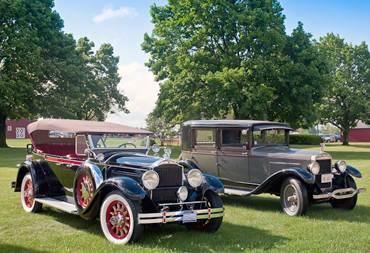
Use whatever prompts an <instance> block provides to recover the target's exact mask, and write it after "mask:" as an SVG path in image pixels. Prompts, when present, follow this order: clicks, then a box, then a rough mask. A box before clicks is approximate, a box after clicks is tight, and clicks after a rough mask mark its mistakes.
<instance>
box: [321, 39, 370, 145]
mask: <svg viewBox="0 0 370 253" xmlns="http://www.w3.org/2000/svg"><path fill="white" fill-rule="evenodd" d="M318 47H319V48H320V50H322V51H323V52H325V53H326V54H327V57H328V58H329V59H330V62H331V64H332V68H331V79H330V88H329V94H328V96H327V97H326V98H325V102H324V103H323V105H322V107H321V109H322V121H323V122H324V123H327V122H329V123H331V124H333V125H334V126H336V127H338V128H339V129H340V130H341V131H342V133H343V145H349V143H348V134H349V131H350V130H351V129H352V128H353V127H355V126H356V125H357V122H358V121H359V120H363V121H366V120H367V119H368V117H367V116H368V115H370V93H369V91H370V53H369V49H368V46H367V45H366V44H365V42H362V43H361V44H360V45H359V46H352V44H348V43H345V42H344V39H341V38H340V37H339V35H334V34H333V33H331V34H327V36H325V37H323V38H320V42H319V43H318Z"/></svg>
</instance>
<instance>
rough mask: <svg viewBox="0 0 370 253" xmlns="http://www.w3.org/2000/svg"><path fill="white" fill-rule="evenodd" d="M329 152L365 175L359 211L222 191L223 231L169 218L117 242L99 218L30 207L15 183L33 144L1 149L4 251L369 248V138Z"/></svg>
mask: <svg viewBox="0 0 370 253" xmlns="http://www.w3.org/2000/svg"><path fill="white" fill-rule="evenodd" d="M8 145H9V143H8ZM292 147H293V148H304V149H310V150H319V147H318V146H315V147H313V146H292ZM178 149H179V147H172V150H173V155H171V157H173V158H175V159H176V158H177V157H178V153H179V150H178ZM325 151H327V152H329V153H330V154H331V155H332V156H333V160H334V161H336V160H338V159H345V160H346V161H347V164H349V165H352V166H353V167H355V168H357V169H359V170H360V171H361V173H362V175H363V178H361V179H356V183H357V185H358V187H363V188H367V190H368V191H367V192H365V193H361V194H360V195H359V197H358V202H357V206H356V207H355V209H354V210H352V211H344V210H336V209H333V208H332V207H331V205H330V204H319V205H313V206H310V207H309V209H308V212H307V215H306V216H302V217H289V216H287V215H285V214H283V212H282V211H281V207H280V200H279V198H278V197H276V196H271V195H268V194H262V195H258V196H252V197H237V196H232V197H230V196H223V197H222V200H223V202H224V205H225V208H226V214H225V217H224V220H223V223H222V226H221V228H220V229H219V230H218V231H217V232H216V233H213V234H205V233H200V232H193V231H188V230H187V229H186V228H185V227H184V226H179V225H177V224H168V225H166V226H160V227H149V228H147V229H146V230H145V231H144V234H143V236H142V238H141V240H140V241H139V242H138V243H136V244H128V245H124V246H117V245H112V244H111V243H109V242H108V241H107V240H106V239H105V237H104V236H103V234H102V232H101V229H100V223H99V220H98V219H96V220H91V221H86V220H84V219H82V218H81V217H79V216H74V215H72V214H67V213H63V212H61V211H59V210H57V209H54V208H50V207H47V206H44V207H43V210H42V212H41V213H38V214H29V213H26V212H25V211H23V208H22V206H21V202H20V193H14V191H13V189H11V187H10V182H11V181H14V180H15V177H16V175H17V167H16V164H17V163H21V162H22V161H23V160H24V158H25V156H26V151H25V149H24V148H9V149H0V157H1V158H0V172H1V176H0V189H1V193H2V194H1V197H0V208H1V215H0V252H370V240H369V234H370V193H369V191H370V168H369V161H370V143H352V144H351V146H349V147H345V146H342V145H340V144H336V143H335V144H327V147H326V148H325Z"/></svg>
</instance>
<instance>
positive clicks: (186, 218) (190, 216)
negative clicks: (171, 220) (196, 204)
mask: <svg viewBox="0 0 370 253" xmlns="http://www.w3.org/2000/svg"><path fill="white" fill-rule="evenodd" d="M196 221H197V213H196V212H194V211H184V215H183V216H182V222H183V223H187V222H196Z"/></svg>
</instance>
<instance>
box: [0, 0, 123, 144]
mask: <svg viewBox="0 0 370 253" xmlns="http://www.w3.org/2000/svg"><path fill="white" fill-rule="evenodd" d="M53 6H54V3H53V0H29V1H26V0H4V1H0V22H1V25H0V147H6V139H5V133H6V129H5V128H6V126H5V119H6V118H9V119H19V118H21V117H27V118H35V117H37V116H41V117H55V118H70V119H85V120H91V119H95V120H104V119H105V117H106V115H107V113H109V112H110V110H111V109H112V108H116V109H117V110H122V111H124V112H126V113H128V110H127V109H126V108H125V102H126V101H127V100H128V99H127V97H126V96H124V95H122V94H121V93H120V91H119V90H118V89H117V84H118V83H119V81H120V77H119V76H118V67H117V64H118V61H119V58H118V57H116V56H114V55H113V47H112V46H111V45H110V44H103V45H102V46H101V47H100V48H99V50H98V51H97V52H96V53H95V54H94V52H93V51H92V47H93V46H94V43H93V42H90V41H89V40H88V39H87V38H82V39H80V40H79V42H78V43H77V44H76V41H75V40H74V39H73V36H72V35H70V34H65V33H64V32H62V30H61V29H62V27H63V21H62V19H61V18H60V17H59V15H58V13H56V12H55V11H53V10H52V7H53Z"/></svg>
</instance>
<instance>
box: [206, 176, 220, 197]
mask: <svg viewBox="0 0 370 253" xmlns="http://www.w3.org/2000/svg"><path fill="white" fill-rule="evenodd" d="M202 182H203V195H204V193H205V192H206V191H208V190H211V191H213V192H215V193H218V194H219V193H224V191H225V189H224V185H223V184H222V183H221V181H220V180H218V179H217V178H216V177H214V176H211V175H207V174H203V181H202Z"/></svg>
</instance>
